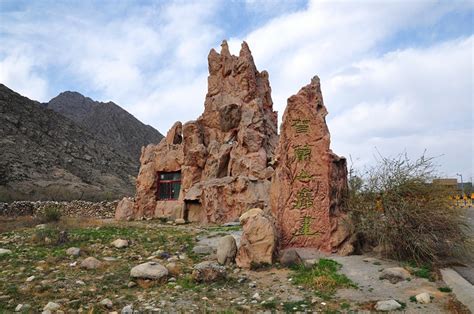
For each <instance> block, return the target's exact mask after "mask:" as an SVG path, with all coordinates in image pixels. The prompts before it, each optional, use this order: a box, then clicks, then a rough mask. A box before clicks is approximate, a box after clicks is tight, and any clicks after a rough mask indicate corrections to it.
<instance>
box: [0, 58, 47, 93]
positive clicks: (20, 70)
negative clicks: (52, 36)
mask: <svg viewBox="0 0 474 314" xmlns="http://www.w3.org/2000/svg"><path fill="white" fill-rule="evenodd" d="M38 67H39V65H38V64H35V60H34V59H33V58H31V57H28V56H25V55H22V54H19V53H17V52H16V51H13V52H12V53H10V54H8V55H7V56H6V57H5V58H4V59H3V60H0V82H1V83H2V84H5V85H6V86H8V87H9V88H11V89H13V90H14V91H16V92H17V93H20V94H22V95H28V96H29V97H30V98H31V99H33V100H45V98H46V95H47V90H48V83H47V79H46V78H44V77H42V75H41V74H40V73H41V71H38V70H37V68H38Z"/></svg>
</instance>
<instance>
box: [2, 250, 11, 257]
mask: <svg viewBox="0 0 474 314" xmlns="http://www.w3.org/2000/svg"><path fill="white" fill-rule="evenodd" d="M11 253H12V251H11V250H7V249H2V248H0V256H2V255H7V254H11Z"/></svg>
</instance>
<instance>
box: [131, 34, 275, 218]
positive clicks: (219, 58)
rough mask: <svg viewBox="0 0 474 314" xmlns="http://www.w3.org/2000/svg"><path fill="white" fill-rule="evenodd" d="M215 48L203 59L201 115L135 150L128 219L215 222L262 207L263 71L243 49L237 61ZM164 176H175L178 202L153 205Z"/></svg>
mask: <svg viewBox="0 0 474 314" xmlns="http://www.w3.org/2000/svg"><path fill="white" fill-rule="evenodd" d="M221 46H222V49H221V52H220V53H217V52H216V51H215V50H214V49H212V50H211V52H210V53H209V56H208V61H209V77H208V92H207V95H206V100H205V103H204V113H203V114H202V115H201V116H200V117H199V118H198V119H197V120H196V121H190V122H187V123H185V124H184V125H181V123H180V122H177V123H176V124H175V125H174V126H173V127H172V128H171V130H170V131H169V132H168V134H167V136H166V138H165V139H163V140H162V142H161V143H160V144H158V145H148V146H147V147H146V148H144V149H142V156H141V158H140V162H141V167H140V172H139V174H138V177H137V192H136V197H135V199H136V201H135V205H134V217H135V218H142V217H150V218H151V217H167V218H172V219H176V218H186V219H188V220H190V221H199V222H202V223H209V222H210V223H222V222H228V221H232V220H235V219H237V218H238V217H239V216H240V214H242V213H243V212H244V211H246V210H248V209H249V208H253V207H261V208H269V206H268V205H269V199H268V191H269V189H270V180H271V176H272V174H273V168H272V167H270V161H271V160H272V159H273V157H274V156H273V152H274V150H275V147H276V145H277V142H278V135H277V113H276V112H274V111H273V103H272V99H271V96H270V93H271V88H270V84H269V81H268V73H267V72H266V71H262V72H259V71H258V70H257V68H256V66H255V64H254V61H253V58H252V55H251V53H250V50H249V47H248V45H247V43H245V42H244V43H243V44H242V48H241V50H240V54H239V56H233V55H231V54H230V52H229V48H228V46H227V42H225V41H224V42H223V43H222V45H221ZM170 172H176V173H178V172H179V173H180V180H181V189H180V191H179V197H177V198H174V199H167V200H164V199H160V193H161V192H159V191H160V186H159V185H160V175H161V174H165V176H166V173H170ZM176 176H179V175H176ZM174 192H175V191H173V193H174ZM173 193H172V194H173ZM173 195H174V196H176V193H174V194H173Z"/></svg>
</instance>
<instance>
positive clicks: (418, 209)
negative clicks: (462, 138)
mask: <svg viewBox="0 0 474 314" xmlns="http://www.w3.org/2000/svg"><path fill="white" fill-rule="evenodd" d="M434 174H435V165H434V163H433V158H426V157H425V156H424V155H423V156H421V157H420V158H419V159H417V160H415V161H411V160H410V159H409V158H408V157H407V156H406V154H400V155H398V156H396V157H394V158H386V157H382V156H380V157H379V158H378V159H377V163H376V165H375V166H373V167H371V168H368V169H366V171H365V172H364V173H363V174H360V175H355V173H354V171H353V170H351V171H350V175H351V177H350V180H349V182H350V183H349V186H350V193H349V202H348V203H349V206H350V208H351V209H352V218H353V221H354V223H355V225H356V230H358V231H359V232H360V235H361V238H362V239H364V241H365V242H366V243H369V244H371V245H373V246H379V247H380V248H382V250H381V253H382V254H383V255H384V256H386V257H391V258H395V259H398V260H405V261H413V262H415V263H416V264H422V263H426V262H428V263H434V262H438V261H439V260H440V259H441V258H442V257H446V256H453V255H455V253H457V252H458V251H463V250H464V249H465V245H466V244H467V243H468V239H469V237H468V226H467V225H466V224H465V222H464V221H463V218H462V215H461V213H460V212H459V210H457V209H454V208H453V207H452V206H451V204H449V197H448V196H449V192H450V190H448V189H447V188H445V187H443V186H441V185H436V184H431V183H430V182H431V181H432V179H433V178H434Z"/></svg>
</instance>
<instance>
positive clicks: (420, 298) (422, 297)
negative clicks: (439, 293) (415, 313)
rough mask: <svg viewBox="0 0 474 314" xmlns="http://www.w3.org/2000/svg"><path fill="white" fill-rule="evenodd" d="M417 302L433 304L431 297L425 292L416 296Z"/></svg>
mask: <svg viewBox="0 0 474 314" xmlns="http://www.w3.org/2000/svg"><path fill="white" fill-rule="evenodd" d="M415 298H416V302H418V303H421V304H428V303H430V302H431V296H430V294H429V293H428V292H423V293H420V294H417V295H416V296H415Z"/></svg>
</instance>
